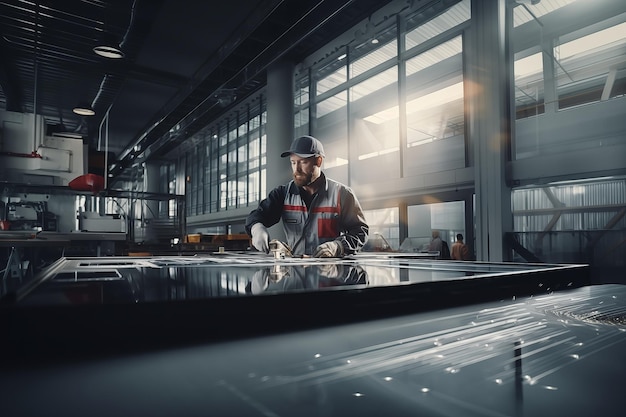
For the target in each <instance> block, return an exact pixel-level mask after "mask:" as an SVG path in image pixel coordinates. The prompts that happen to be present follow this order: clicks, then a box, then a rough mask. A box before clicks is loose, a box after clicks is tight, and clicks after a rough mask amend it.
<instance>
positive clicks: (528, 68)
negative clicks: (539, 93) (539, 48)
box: [515, 52, 543, 79]
mask: <svg viewBox="0 0 626 417" xmlns="http://www.w3.org/2000/svg"><path fill="white" fill-rule="evenodd" d="M542 72H543V58H542V55H541V52H537V53H536V54H534V55H531V56H527V57H526V58H522V59H518V60H517V61H515V78H516V79H518V78H524V77H528V76H530V75H534V74H541V73H542Z"/></svg>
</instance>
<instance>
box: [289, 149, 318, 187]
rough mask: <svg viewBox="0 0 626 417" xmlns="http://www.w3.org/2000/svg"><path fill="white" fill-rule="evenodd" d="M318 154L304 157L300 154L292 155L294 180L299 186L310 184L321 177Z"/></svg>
mask: <svg viewBox="0 0 626 417" xmlns="http://www.w3.org/2000/svg"><path fill="white" fill-rule="evenodd" d="M317 158H318V157H316V156H311V157H309V158H302V157H300V156H298V155H291V156H290V157H289V160H290V161H291V170H292V171H293V180H294V182H295V183H296V185H297V186H298V187H302V186H305V185H309V184H310V183H312V182H313V181H315V180H316V179H317V177H319V171H318V166H317Z"/></svg>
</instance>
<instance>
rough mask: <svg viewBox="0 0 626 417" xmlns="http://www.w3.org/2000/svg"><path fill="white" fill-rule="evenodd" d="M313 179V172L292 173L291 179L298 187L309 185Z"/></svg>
mask: <svg viewBox="0 0 626 417" xmlns="http://www.w3.org/2000/svg"><path fill="white" fill-rule="evenodd" d="M312 180H313V173H312V172H309V173H308V174H306V173H295V174H293V181H294V182H295V183H296V185H297V186H298V187H304V186H305V185H309V184H310V183H311V181H312Z"/></svg>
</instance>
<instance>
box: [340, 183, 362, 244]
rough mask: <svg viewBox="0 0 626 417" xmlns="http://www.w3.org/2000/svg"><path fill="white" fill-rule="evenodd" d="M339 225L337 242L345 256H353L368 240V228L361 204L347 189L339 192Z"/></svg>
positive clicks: (350, 190)
mask: <svg viewBox="0 0 626 417" xmlns="http://www.w3.org/2000/svg"><path fill="white" fill-rule="evenodd" d="M340 219H341V224H340V228H341V230H340V232H341V234H340V235H339V238H338V240H339V241H340V242H341V244H342V245H343V249H344V253H345V254H350V255H351V254H354V253H356V252H358V251H360V250H361V249H362V248H363V246H364V245H365V243H366V242H367V239H368V233H369V226H368V225H367V223H365V216H364V215H363V210H362V209H361V204H360V203H359V201H358V200H357V198H356V195H355V194H354V192H353V191H352V189H350V188H349V187H344V188H343V189H342V190H341V214H340Z"/></svg>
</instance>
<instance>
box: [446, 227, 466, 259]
mask: <svg viewBox="0 0 626 417" xmlns="http://www.w3.org/2000/svg"><path fill="white" fill-rule="evenodd" d="M450 252H451V255H452V259H455V260H457V261H467V260H469V259H470V257H469V248H468V247H467V245H466V244H465V243H463V235H462V234H461V233H458V234H457V235H456V242H454V243H453V244H452V249H451V251H450Z"/></svg>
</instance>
